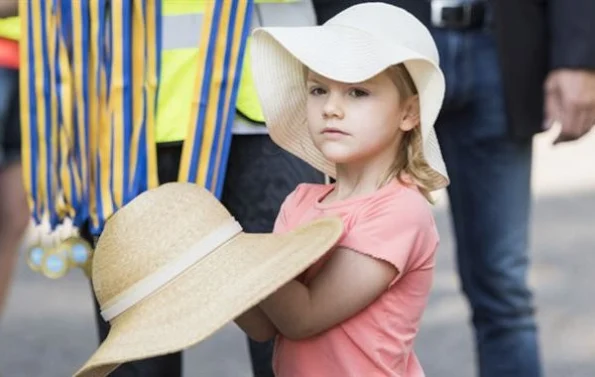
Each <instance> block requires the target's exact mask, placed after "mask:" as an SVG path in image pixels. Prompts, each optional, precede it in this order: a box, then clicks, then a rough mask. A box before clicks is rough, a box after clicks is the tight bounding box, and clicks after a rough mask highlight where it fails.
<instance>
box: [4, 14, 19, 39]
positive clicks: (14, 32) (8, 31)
mask: <svg viewBox="0 0 595 377" xmlns="http://www.w3.org/2000/svg"><path fill="white" fill-rule="evenodd" d="M20 36H21V21H20V19H19V18H18V17H8V18H2V19H0V37H1V38H6V39H12V40H13V41H18V40H19V38H20Z"/></svg>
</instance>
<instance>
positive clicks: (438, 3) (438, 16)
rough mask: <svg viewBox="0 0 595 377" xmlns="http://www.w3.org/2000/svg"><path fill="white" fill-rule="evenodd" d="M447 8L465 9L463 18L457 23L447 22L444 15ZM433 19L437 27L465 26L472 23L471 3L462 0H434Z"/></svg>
mask: <svg viewBox="0 0 595 377" xmlns="http://www.w3.org/2000/svg"><path fill="white" fill-rule="evenodd" d="M445 8H461V9H462V10H463V18H462V20H460V22H458V23H456V25H453V23H451V22H448V23H447V22H446V21H445V20H444V19H443V17H442V12H443V10H444V9H445ZM431 19H432V25H433V26H435V27H439V28H440V27H456V28H464V27H466V26H469V25H470V24H471V3H470V2H467V1H461V0H432V1H431Z"/></svg>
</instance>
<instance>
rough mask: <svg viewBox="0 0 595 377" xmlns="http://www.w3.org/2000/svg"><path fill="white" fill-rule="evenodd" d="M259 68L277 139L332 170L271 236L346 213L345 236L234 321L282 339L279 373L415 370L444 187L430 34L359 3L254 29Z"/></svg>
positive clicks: (438, 83)
mask: <svg viewBox="0 0 595 377" xmlns="http://www.w3.org/2000/svg"><path fill="white" fill-rule="evenodd" d="M251 48H252V56H253V60H252V65H253V74H254V80H255V84H256V88H257V91H258V93H259V96H260V99H261V103H262V107H263V111H264V114H265V117H266V120H267V125H268V127H269V129H270V135H271V137H272V138H273V140H274V141H275V142H276V143H277V144H279V145H280V146H281V147H282V148H284V149H286V150H288V151H289V152H291V153H293V154H295V155H297V156H299V157H301V158H302V159H304V160H305V161H307V162H308V163H310V164H312V165H313V166H315V167H317V168H318V169H320V170H322V171H324V172H325V173H327V174H328V175H329V176H331V177H334V178H335V180H336V181H335V183H334V184H332V185H314V184H301V185H299V186H298V187H297V188H296V190H295V191H294V192H293V193H291V194H290V195H289V196H288V197H287V199H286V200H285V202H284V204H283V206H282V208H281V211H280V214H279V216H278V219H277V222H276V227H275V232H286V231H289V230H292V229H294V228H295V227H297V226H298V225H300V224H303V223H305V222H307V221H311V220H313V219H315V218H319V217H324V216H337V215H338V216H341V217H342V218H343V221H344V229H345V232H344V234H343V237H342V239H341V241H340V242H339V246H338V247H337V248H336V249H334V250H333V251H331V252H330V253H328V254H327V255H326V256H325V257H324V258H323V259H322V260H320V261H318V262H317V263H316V264H315V265H313V266H311V267H310V268H309V269H308V270H307V271H305V272H304V273H303V274H302V275H301V276H300V277H299V278H298V279H296V280H293V281H291V282H290V283H288V284H287V285H285V286H283V287H282V288H281V289H279V290H278V291H277V292H276V293H274V294H273V295H271V296H270V297H269V298H267V299H266V300H265V301H263V302H262V303H261V304H260V305H259V306H258V307H256V308H253V309H252V310H250V311H249V312H247V313H245V314H244V315H242V316H241V317H240V318H238V319H237V320H236V322H237V323H238V324H239V325H240V326H241V327H242V328H243V329H244V331H245V332H246V333H247V334H248V335H249V336H250V337H252V338H254V339H256V340H261V341H262V340H266V339H270V338H272V337H274V336H276V343H275V356H274V363H273V364H274V369H275V373H276V376H277V377H298V376H299V377H312V376H325V377H326V376H328V377H331V376H332V377H335V376H341V377H347V376H354V377H371V376H400V377H418V376H423V375H424V373H423V371H422V368H421V366H420V364H419V362H418V359H417V357H416V356H415V353H414V352H413V344H414V339H415V336H416V334H417V331H418V327H419V323H420V319H421V317H422V313H423V311H424V308H425V306H426V303H427V298H428V295H429V292H430V287H431V284H432V275H433V268H434V254H435V251H436V248H437V246H438V233H437V231H436V227H435V224H434V220H433V217H432V213H431V209H430V206H429V205H428V201H431V196H430V192H431V191H433V190H436V189H439V188H442V187H445V186H446V185H447V183H448V178H447V174H446V171H445V167H444V163H443V161H442V157H441V154H440V149H439V147H438V143H437V140H436V136H435V133H434V131H433V124H434V121H435V120H436V117H437V114H438V111H439V109H440V106H441V103H442V98H443V95H444V79H443V76H442V73H441V72H440V69H439V68H438V53H437V50H436V47H435V45H434V42H433V40H432V38H431V36H430V33H429V32H428V30H427V29H426V28H425V27H424V26H423V25H422V24H421V23H420V22H419V21H418V20H417V19H415V18H414V17H413V16H412V15H410V14H409V13H407V12H405V11H404V10H402V9H400V8H396V7H394V6H390V5H387V4H381V3H366V4H361V5H357V6H354V7H351V8H349V9H347V10H345V11H344V12H342V13H340V14H338V15H337V16H335V17H334V18H333V19H331V20H329V21H328V22H327V23H326V24H324V25H322V26H319V27H302V28H265V29H259V30H257V31H256V32H255V33H254V39H253V41H252V47H251Z"/></svg>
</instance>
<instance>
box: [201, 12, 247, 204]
mask: <svg viewBox="0 0 595 377" xmlns="http://www.w3.org/2000/svg"><path fill="white" fill-rule="evenodd" d="M253 8H254V2H253V1H251V0H250V1H248V0H234V1H233V4H232V11H233V13H232V15H231V19H232V21H233V22H230V23H229V30H228V32H227V46H226V52H225V56H226V57H225V60H226V64H224V67H225V68H226V69H227V72H224V73H223V75H224V76H227V77H228V80H227V82H226V85H227V88H226V90H225V93H226V96H225V98H223V97H221V98H220V99H219V100H220V102H221V101H224V106H220V107H219V108H220V109H221V112H220V113H218V114H217V123H218V124H219V123H220V124H221V126H220V127H218V133H217V134H216V135H215V140H214V143H213V145H214V148H212V149H211V156H210V161H211V164H210V165H209V174H208V177H209V178H210V180H208V181H207V182H206V187H207V188H208V189H209V190H210V191H211V192H214V193H215V195H216V196H217V197H221V194H222V192H223V184H224V182H225V171H226V167H227V160H228V157H229V148H230V145H231V138H232V129H233V123H234V120H235V114H236V100H237V95H238V89H239V84H240V79H241V73H242V63H243V62H244V55H245V52H246V44H247V41H248V37H249V35H250V30H251V21H252V12H253ZM223 92H224V91H221V95H222V94H223Z"/></svg>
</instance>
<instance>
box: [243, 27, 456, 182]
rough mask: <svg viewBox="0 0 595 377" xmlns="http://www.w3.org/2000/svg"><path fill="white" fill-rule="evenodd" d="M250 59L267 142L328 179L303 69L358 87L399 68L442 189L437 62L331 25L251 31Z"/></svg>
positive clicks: (331, 169)
mask: <svg viewBox="0 0 595 377" xmlns="http://www.w3.org/2000/svg"><path fill="white" fill-rule="evenodd" d="M251 55H252V62H251V63H252V74H253V78H254V82H255V85H256V89H257V93H258V96H259V100H260V103H261V106H262V110H263V113H264V115H265V118H266V123H267V127H268V128H269V134H270V136H271V138H272V139H273V140H274V141H275V143H277V144H278V145H279V146H281V147H282V148H283V149H285V150H287V151H288V152H290V153H292V154H294V155H296V156H297V157H299V158H301V159H303V160H305V161H306V162H308V163H309V164H311V165H312V166H314V167H315V168H316V169H318V170H320V171H322V172H324V173H325V174H327V175H329V176H331V177H335V166H334V164H333V163H332V162H330V161H328V160H327V159H326V158H325V157H324V156H323V155H322V153H321V152H320V151H319V150H318V149H317V148H316V147H315V146H314V144H313V142H312V141H311V138H310V136H309V133H308V127H307V118H306V100H307V91H306V90H305V85H306V84H305V69H304V67H307V68H308V69H310V70H312V71H314V72H316V73H318V74H320V75H322V76H324V77H327V78H329V79H332V80H335V81H340V82H345V83H358V82H362V81H365V80H368V79H370V78H372V77H374V76H375V75H377V74H379V73H381V72H383V71H384V70H385V69H387V68H388V67H390V66H393V65H397V64H400V63H403V64H404V65H405V66H406V68H407V70H408V71H409V73H410V75H411V77H412V79H413V81H414V82H415V85H416V88H417V90H418V93H419V101H420V123H421V132H422V138H423V154H424V158H425V160H426V162H427V163H428V164H429V165H430V167H431V168H432V170H433V173H435V177H434V178H435V179H436V180H437V181H438V185H437V186H438V187H437V188H439V187H445V186H446V185H448V175H447V172H446V167H445V165H444V161H443V158H442V154H441V152H440V147H439V144H438V140H437V137H436V133H435V130H434V123H435V121H436V119H437V117H438V113H439V111H440V108H441V106H442V102H443V99H444V93H445V81H444V75H443V73H442V71H441V70H440V68H439V66H438V65H437V62H435V61H433V60H432V59H430V58H428V57H426V56H424V55H421V54H420V53H418V52H416V51H415V50H413V49H411V48H407V47H404V46H402V45H399V44H395V43H390V42H389V41H386V40H382V39H379V38H376V37H374V36H373V35H371V34H369V33H366V32H365V31H362V30H359V29H357V28H352V27H346V26H341V25H333V24H325V25H322V26H310V27H299V28H295V27H293V28H291V27H269V28H259V29H256V30H255V31H254V32H253V39H252V44H251Z"/></svg>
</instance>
